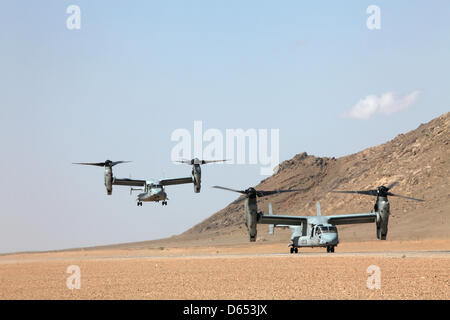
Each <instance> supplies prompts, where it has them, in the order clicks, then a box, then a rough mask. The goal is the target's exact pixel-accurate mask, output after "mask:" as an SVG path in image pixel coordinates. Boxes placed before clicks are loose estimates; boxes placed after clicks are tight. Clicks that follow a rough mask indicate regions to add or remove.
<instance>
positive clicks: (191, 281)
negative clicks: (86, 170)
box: [0, 239, 450, 300]
mask: <svg viewBox="0 0 450 320" xmlns="http://www.w3.org/2000/svg"><path fill="white" fill-rule="evenodd" d="M161 244H164V243H163V242H159V243H156V244H155V245H154V246H153V247H139V246H134V247H126V246H125V247H123V248H122V247H117V246H116V247H114V246H113V247H98V248H90V249H74V250H67V251H55V252H40V253H19V254H5V255H0V299H445V300H448V299H449V298H450V281H449V275H450V272H449V271H450V240H448V239H442V240H439V239H430V240H417V241H412V240H408V241H397V240H395V241H389V240H387V241H355V242H344V243H340V244H339V246H338V247H337V248H336V252H335V253H326V252H325V249H323V248H308V249H306V248H305V249H301V250H300V253H298V254H289V253H288V251H287V247H286V241H284V242H273V243H266V242H262V241H259V242H256V243H245V244H214V245H208V244H191V245H186V246H180V245H174V244H173V243H165V246H162V245H161ZM72 265H75V266H78V267H79V270H80V278H79V279H80V282H79V284H80V288H79V289H76V288H73V289H69V288H68V287H67V281H68V278H69V277H71V276H72V274H71V273H67V270H68V267H69V266H72ZM369 266H377V267H378V268H379V275H380V285H381V288H379V289H377V288H372V289H370V288H368V286H367V282H368V278H369V277H371V276H372V273H371V272H370V273H369V272H368V268H369ZM69 283H72V284H74V283H75V282H70V281H69ZM372 283H373V282H372Z"/></svg>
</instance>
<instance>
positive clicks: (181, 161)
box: [175, 159, 192, 164]
mask: <svg viewBox="0 0 450 320" xmlns="http://www.w3.org/2000/svg"><path fill="white" fill-rule="evenodd" d="M175 162H179V163H187V164H192V160H186V159H181V160H175Z"/></svg>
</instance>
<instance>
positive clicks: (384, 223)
mask: <svg viewBox="0 0 450 320" xmlns="http://www.w3.org/2000/svg"><path fill="white" fill-rule="evenodd" d="M377 209H378V210H377V212H376V214H377V220H376V225H377V238H378V239H380V240H386V237H387V233H388V223H389V214H390V206H389V202H387V201H378V203H377Z"/></svg>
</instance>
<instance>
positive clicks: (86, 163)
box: [72, 162, 105, 167]
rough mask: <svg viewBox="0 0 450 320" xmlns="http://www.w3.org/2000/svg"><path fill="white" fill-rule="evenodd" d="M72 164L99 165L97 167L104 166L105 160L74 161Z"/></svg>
mask: <svg viewBox="0 0 450 320" xmlns="http://www.w3.org/2000/svg"><path fill="white" fill-rule="evenodd" d="M72 164H81V165H84V166H97V167H104V166H105V163H104V162H97V163H90V162H73V163H72Z"/></svg>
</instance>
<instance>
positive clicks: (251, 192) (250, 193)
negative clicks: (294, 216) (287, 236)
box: [213, 186, 306, 199]
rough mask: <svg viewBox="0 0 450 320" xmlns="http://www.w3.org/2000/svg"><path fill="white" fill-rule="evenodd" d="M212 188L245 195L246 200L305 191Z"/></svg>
mask: <svg viewBox="0 0 450 320" xmlns="http://www.w3.org/2000/svg"><path fill="white" fill-rule="evenodd" d="M213 188H216V189H222V190H227V191H233V192H238V193H241V194H245V195H246V197H247V198H255V197H265V196H270V195H272V194H278V193H284V192H296V191H304V190H306V189H291V190H271V191H262V190H256V189H255V188H248V189H246V190H235V189H230V188H225V187H220V186H214V187H213ZM243 199H245V198H243Z"/></svg>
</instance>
